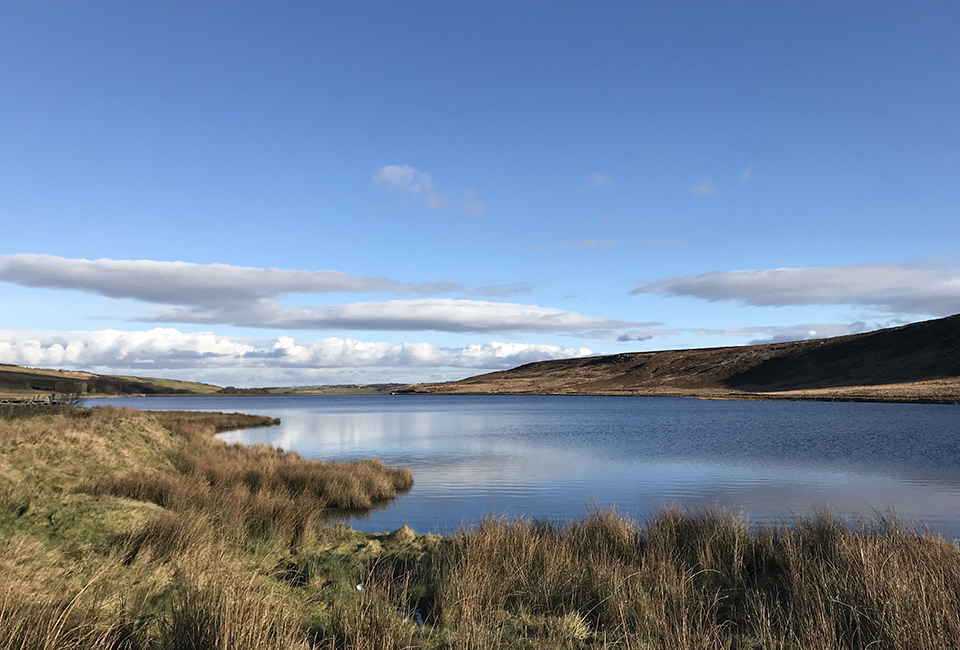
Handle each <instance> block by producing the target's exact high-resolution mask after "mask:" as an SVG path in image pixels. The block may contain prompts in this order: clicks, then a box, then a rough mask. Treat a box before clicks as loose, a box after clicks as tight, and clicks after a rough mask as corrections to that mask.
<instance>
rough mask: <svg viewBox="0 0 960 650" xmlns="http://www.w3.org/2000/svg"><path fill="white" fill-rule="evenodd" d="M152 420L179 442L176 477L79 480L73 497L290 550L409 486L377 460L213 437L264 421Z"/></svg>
mask: <svg viewBox="0 0 960 650" xmlns="http://www.w3.org/2000/svg"><path fill="white" fill-rule="evenodd" d="M214 415H216V416H217V417H212V416H214ZM221 416H222V417H221ZM155 417H157V418H158V420H159V422H160V423H162V425H163V426H164V427H165V428H166V429H168V430H170V431H171V432H173V433H174V434H175V435H176V436H179V437H180V438H182V440H183V444H182V445H181V446H180V447H179V448H178V449H177V450H176V451H175V452H173V453H171V454H170V459H171V462H172V466H173V468H174V471H167V472H162V471H134V472H123V473H113V474H109V475H106V476H100V477H97V478H89V479H85V480H84V481H82V482H81V483H80V484H79V486H78V488H77V490H78V491H81V492H84V493H86V494H91V495H111V496H117V497H124V498H128V499H136V500H139V501H148V502H150V503H154V504H156V505H158V506H161V507H163V508H166V509H170V510H174V511H178V512H199V513H204V514H205V515H206V516H207V517H208V518H209V519H210V520H211V521H213V522H214V524H215V525H216V526H217V527H218V528H219V529H220V530H221V531H222V532H224V533H225V534H228V535H230V534H233V535H235V536H239V537H249V538H251V539H253V540H257V541H266V540H270V539H273V538H275V537H277V538H283V539H285V540H286V541H287V542H288V543H289V544H290V545H291V546H295V545H296V544H298V543H300V542H301V540H302V538H303V536H304V535H305V534H310V533H311V530H312V529H313V528H314V527H315V526H316V525H317V523H319V522H320V521H321V520H323V519H324V518H328V517H330V516H332V515H336V514H341V513H342V512H343V511H352V512H357V511H365V510H368V509H370V508H371V507H373V506H376V505H378V504H383V503H386V502H387V501H389V500H390V499H393V498H394V497H395V496H396V495H397V494H399V493H402V492H404V491H406V490H409V489H410V488H411V487H412V485H413V475H412V473H411V472H410V470H409V469H406V468H390V467H386V466H384V465H383V463H381V462H380V461H376V460H367V461H361V462H354V463H327V462H322V461H310V460H306V459H304V458H303V457H302V456H300V455H299V454H297V453H296V452H289V451H283V450H282V449H277V448H274V447H270V446H268V445H263V444H259V445H253V446H243V445H241V444H231V445H228V444H224V443H223V442H222V441H220V440H218V439H216V438H214V437H213V435H212V434H213V433H215V432H219V431H225V430H228V429H236V428H239V427H242V426H251V425H253V426H258V425H259V426H262V425H263V424H273V423H274V422H273V421H272V420H270V419H260V420H256V419H255V420H250V419H249V418H250V417H251V416H244V415H241V414H232V415H223V414H204V413H190V412H176V411H170V412H158V413H157V414H156V416H155Z"/></svg>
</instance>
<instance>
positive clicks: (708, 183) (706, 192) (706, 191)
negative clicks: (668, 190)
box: [690, 178, 717, 197]
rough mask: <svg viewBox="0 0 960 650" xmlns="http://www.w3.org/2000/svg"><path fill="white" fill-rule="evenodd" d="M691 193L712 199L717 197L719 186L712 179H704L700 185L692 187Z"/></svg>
mask: <svg viewBox="0 0 960 650" xmlns="http://www.w3.org/2000/svg"><path fill="white" fill-rule="evenodd" d="M690 193H691V194H693V195H694V196H701V197H711V196H716V195H717V184H716V183H715V182H714V180H713V179H712V178H704V179H703V180H702V181H700V182H699V183H694V184H693V185H691V186H690Z"/></svg>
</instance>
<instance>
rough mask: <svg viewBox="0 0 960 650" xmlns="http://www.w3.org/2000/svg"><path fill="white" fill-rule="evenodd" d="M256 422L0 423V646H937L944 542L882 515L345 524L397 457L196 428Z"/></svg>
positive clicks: (396, 474)
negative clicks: (760, 522)
mask: <svg viewBox="0 0 960 650" xmlns="http://www.w3.org/2000/svg"><path fill="white" fill-rule="evenodd" d="M272 422H273V421H272V420H270V419H269V418H260V417H257V416H245V415H239V414H232V415H226V414H210V413H177V412H151V413H144V412H138V411H132V410H128V409H112V408H102V409H101V408H96V409H92V410H85V409H73V410H64V411H63V412H58V413H46V414H44V413H39V414H33V415H31V416H30V417H16V418H8V419H2V420H0V648H3V649H17V650H20V649H23V650H26V649H28V648H29V649H33V648H49V649H54V648H64V649H66V648H91V649H98V650H99V649H103V650H106V649H111V650H119V649H129V650H153V649H155V650H175V649H176V650H179V649H191V650H193V649H196V650H207V649H210V650H213V649H224V650H226V649H228V648H236V649H238V650H240V649H243V650H266V649H267V648H270V649H276V648H281V649H283V648H297V649H303V650H307V649H309V648H330V649H341V648H343V649H346V648H358V649H360V648H363V649H367V648H369V649H374V648H376V649H400V648H423V649H429V650H440V649H441V648H442V649H453V648H458V649H459V648H462V649H473V648H477V649H486V648H531V649H532V648H544V649H545V648H570V649H574V648H583V649H593V648H610V649H613V648H635V649H648V648H650V649H653V648H657V649H677V650H681V649H683V650H686V649H689V648H703V649H708V648H709V649H712V648H717V649H720V648H723V649H730V650H733V649H747V648H749V649H751V650H755V649H771V648H779V649H784V650H787V649H790V650H793V649H797V650H799V649H807V648H810V649H817V650H819V649H832V648H856V649H863V650H866V649H867V648H870V649H874V648H884V649H887V648H894V649H899V648H903V649H908V648H909V649H911V650H914V649H926V648H931V649H933V648H944V649H946V648H956V647H958V645H960V549H958V548H957V546H955V545H954V544H952V543H949V542H948V541H946V540H944V539H942V538H940V537H938V536H935V535H927V534H918V533H916V532H914V531H913V530H911V529H908V528H904V527H901V526H899V525H898V524H897V523H896V522H895V521H892V520H877V521H874V522H872V523H864V524H853V525H851V524H848V523H845V522H844V521H843V520H842V519H840V518H838V517H836V516H832V515H829V514H819V515H816V516H813V517H810V518H807V519H798V520H796V521H794V522H791V523H790V524H789V525H786V524H785V525H782V526H761V527H751V526H748V524H747V522H746V521H745V520H744V519H743V518H741V517H737V516H733V515H731V514H729V513H723V512H718V511H706V512H695V513H685V512H678V511H674V510H664V511H662V512H660V513H658V514H657V515H655V516H653V517H652V518H650V519H649V520H647V521H644V522H636V521H633V520H631V519H629V518H626V517H622V516H620V515H618V514H617V513H616V512H611V511H607V510H590V511H589V512H587V513H586V514H585V516H584V517H582V518H581V519H578V520H575V521H572V522H568V523H565V524H551V523H549V522H542V521H536V520H524V519H489V520H486V521H483V522H480V523H479V524H477V525H476V526H474V527H472V528H470V529H466V530H463V531H461V532H459V533H457V534H456V535H454V536H452V537H439V536H433V535H417V534H416V533H414V532H413V531H411V530H409V529H408V528H406V527H403V528H401V529H400V530H398V531H395V532H393V533H384V534H380V535H366V534H362V533H359V532H357V531H354V530H352V529H351V528H349V527H347V526H345V525H343V524H335V523H332V520H331V518H332V517H336V516H337V515H338V514H342V513H343V512H344V511H345V510H351V511H356V510H360V511H362V510H364V509H368V508H370V507H372V506H375V505H379V504H385V503H388V502H389V500H390V499H391V498H393V497H394V496H396V495H397V494H399V493H401V492H403V491H404V490H406V489H409V488H410V486H411V485H412V477H411V475H410V472H409V471H408V470H403V469H395V468H389V467H384V466H383V465H382V464H381V463H379V462H376V461H367V462H361V463H349V464H336V463H325V462H319V461H307V460H305V459H303V458H301V457H300V456H299V455H297V454H295V453H291V452H284V451H282V450H279V449H275V448H270V447H266V446H262V445H258V446H253V447H242V446H239V445H227V444H224V443H223V442H221V441H220V440H218V439H217V438H216V437H215V435H214V434H215V433H216V432H218V431H225V430H228V429H235V428H241V427H250V426H265V425H269V424H271V423H272Z"/></svg>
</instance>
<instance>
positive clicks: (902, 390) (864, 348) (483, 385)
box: [398, 314, 960, 403]
mask: <svg viewBox="0 0 960 650" xmlns="http://www.w3.org/2000/svg"><path fill="white" fill-rule="evenodd" d="M398 392H402V393H407V394H409V393H431V394H561V395H564V394H580V395H675V396H684V397H703V398H717V399H723V398H728V399H729V398H740V399H743V398H749V399H824V400H834V399H843V400H882V401H910V402H942V403H960V314H958V315H955V316H949V317H947V318H941V319H937V320H930V321H924V322H920V323H913V324H911V325H904V326H902V327H895V328H890V329H883V330H877V331H874V332H868V333H865V334H854V335H851V336H841V337H836V338H829V339H817V340H811V341H795V342H790V343H771V344H766V345H750V346H736V347H725V348H707V349H694V350H666V351H660V352H635V353H627V354H615V355H610V356H603V357H587V358H582V359H564V360H559V361H542V362H538V363H530V364H527V365H524V366H520V367H518V368H514V369H513V370H506V371H502V372H494V373H489V374H485V375H479V376H476V377H471V378H468V379H463V380H461V381H456V382H448V383H443V384H423V385H414V386H408V387H406V388H404V389H402V390H401V391H398Z"/></svg>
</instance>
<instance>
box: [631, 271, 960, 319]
mask: <svg viewBox="0 0 960 650" xmlns="http://www.w3.org/2000/svg"><path fill="white" fill-rule="evenodd" d="M631 293H634V294H639V293H653V294H660V295H667V296H690V297H694V298H700V299H702V300H709V301H720V300H733V301H738V302H741V303H745V304H748V305H754V306H773V307H781V306H787V305H828V304H833V305H856V306H860V307H869V308H872V309H876V310H879V311H883V312H890V313H902V314H926V315H932V316H947V315H950V314H955V313H957V312H960V271H958V270H945V269H930V268H914V267H908V266H903V265H897V264H863V265H857V266H832V267H822V268H800V269H789V268H785V269H770V270H756V271H714V272H711V273H700V274H696V275H685V276H680V277H668V278H662V279H660V280H656V281H654V282H649V283H646V284H642V285H640V286H638V287H637V288H635V289H634V290H633V291H632V292H631Z"/></svg>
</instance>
